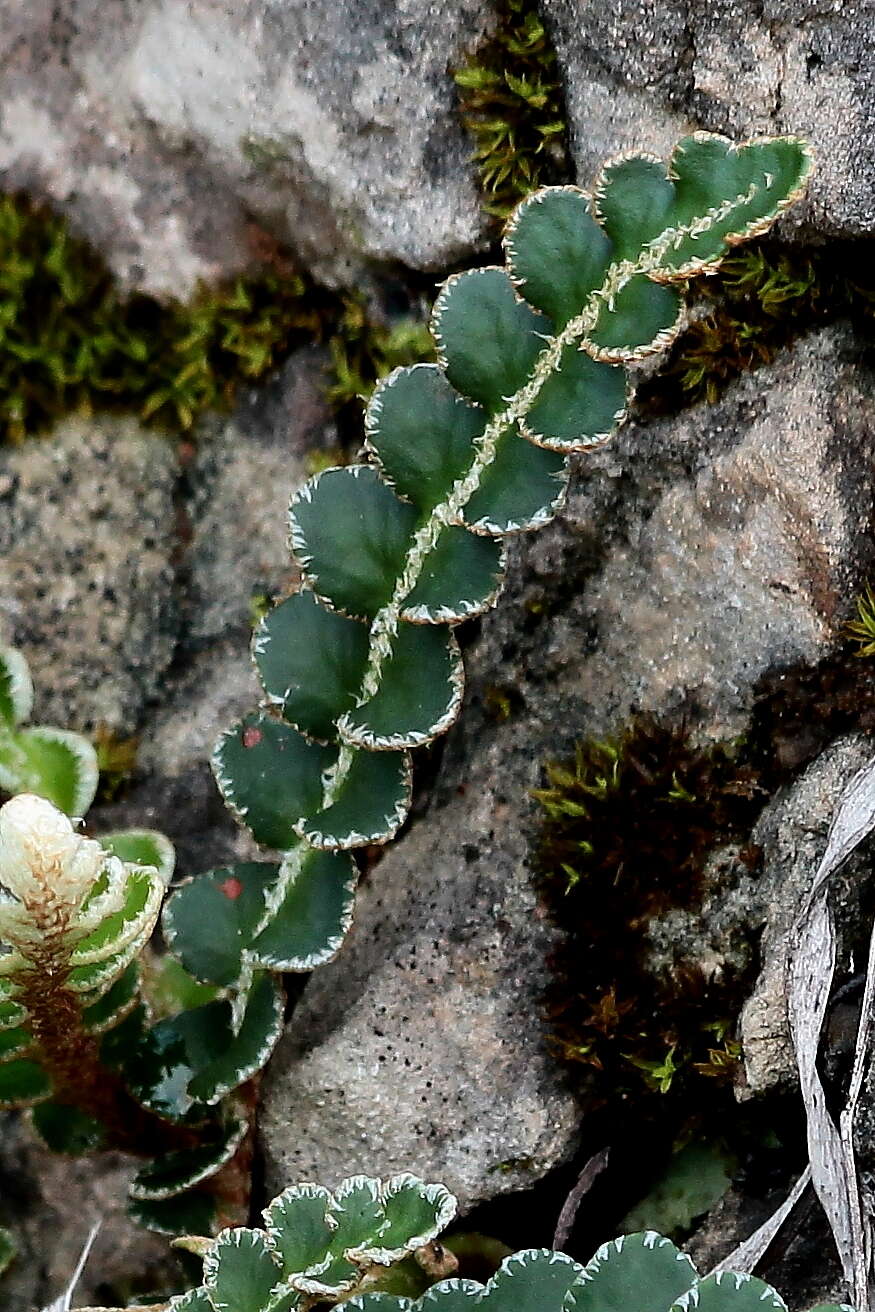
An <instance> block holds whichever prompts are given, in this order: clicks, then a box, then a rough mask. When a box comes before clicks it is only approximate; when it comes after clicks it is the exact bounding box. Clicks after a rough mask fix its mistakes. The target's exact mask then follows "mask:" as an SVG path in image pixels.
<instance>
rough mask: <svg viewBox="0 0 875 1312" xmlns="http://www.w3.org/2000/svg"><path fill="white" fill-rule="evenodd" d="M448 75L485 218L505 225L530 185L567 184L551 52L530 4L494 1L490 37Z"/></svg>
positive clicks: (527, 0)
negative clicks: (470, 144)
mask: <svg viewBox="0 0 875 1312" xmlns="http://www.w3.org/2000/svg"><path fill="white" fill-rule="evenodd" d="M453 77H454V80H455V82H456V86H457V87H458V88H459V104H460V113H461V117H462V122H463V123H464V125H465V127H466V128H467V130H468V132H469V133H470V134H471V136H472V138H473V140H474V143H475V147H476V149H475V151H474V159H475V160H476V161H477V168H478V172H479V175H480V187H481V191H482V194H483V208H484V210H485V211H486V213H487V214H491V215H492V216H493V217H495V218H497V219H505V218H507V216H508V215H509V214H510V212H511V210H512V209H513V208H514V206H515V205H516V204H517V203H518V202H519V201H520V200H522V198H523V197H524V196H527V195H528V194H529V192H531V191H534V190H535V189H536V188H537V187H543V186H546V185H547V184H549V183H556V182H567V181H568V178H569V161H568V125H567V122H566V118H565V102H564V97H563V93H562V87H561V85H560V82H559V75H558V70H557V66H556V52H555V51H554V49H553V47H552V45H551V43H550V39H549V37H548V35H547V31H546V29H545V27H544V24H543V22H542V21H541V17H540V15H539V13H538V10H537V6H536V5H535V4H534V3H533V2H532V0H501V2H500V3H499V4H498V6H497V18H496V27H495V31H494V34H493V35H492V36H490V37H489V38H488V39H487V40H486V41H485V42H484V43H483V44H482V45H480V46H479V47H478V48H477V50H476V51H474V53H473V54H472V55H471V56H470V58H469V59H468V61H467V63H466V64H465V65H464V66H463V67H462V68H458V69H456V70H455V71H454V73H453Z"/></svg>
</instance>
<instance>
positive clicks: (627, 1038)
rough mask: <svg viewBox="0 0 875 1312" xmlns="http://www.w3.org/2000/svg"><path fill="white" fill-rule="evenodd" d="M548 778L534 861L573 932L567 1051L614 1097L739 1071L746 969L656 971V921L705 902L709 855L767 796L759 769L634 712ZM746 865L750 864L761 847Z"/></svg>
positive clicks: (567, 976) (563, 997) (560, 1007)
mask: <svg viewBox="0 0 875 1312" xmlns="http://www.w3.org/2000/svg"><path fill="white" fill-rule="evenodd" d="M547 782H548V787H546V788H544V789H541V790H539V791H538V792H537V793H536V797H537V798H538V800H539V801H540V803H541V806H542V807H543V809H544V812H545V819H544V822H543V827H542V830H541V833H540V838H539V842H538V846H537V850H536V867H537V869H538V871H539V873H540V877H541V880H542V885H543V889H544V892H545V895H546V897H547V900H548V903H549V905H550V907H551V909H552V911H553V913H554V915H555V916H556V918H557V920H558V921H559V922H560V923H561V925H562V926H563V928H564V929H565V930H566V931H567V934H568V938H567V944H566V946H565V948H564V949H563V950H562V951H561V954H560V957H559V959H558V960H557V962H556V968H557V985H556V987H555V989H554V996H553V998H552V999H551V1003H552V1006H551V1014H552V1027H553V1033H554V1041H555V1044H556V1047H557V1049H558V1051H559V1052H560V1054H561V1055H562V1056H563V1057H564V1058H566V1059H567V1060H569V1061H571V1062H575V1063H583V1064H584V1065H586V1066H588V1067H590V1068H592V1069H593V1070H594V1071H595V1072H597V1073H601V1074H600V1075H598V1074H597V1075H596V1085H597V1087H602V1085H603V1087H604V1089H605V1092H606V1094H607V1092H608V1091H609V1090H615V1091H616V1090H620V1092H621V1093H623V1092H625V1094H626V1096H629V1095H630V1094H636V1095H641V1094H642V1093H646V1092H648V1091H649V1092H658V1093H661V1094H666V1093H669V1092H671V1093H672V1094H673V1095H675V1094H678V1093H679V1092H680V1093H689V1092H690V1090H691V1089H693V1090H694V1089H695V1088H696V1087H697V1086H698V1085H700V1082H701V1081H702V1080H703V1079H706V1080H710V1081H714V1080H718V1081H720V1080H724V1079H726V1078H728V1077H731V1075H732V1074H733V1072H734V1069H735V1064H736V1059H737V1057H738V1047H737V1045H736V1043H735V1042H734V1040H733V1037H732V1033H733V1025H734V1021H735V1016H736V1011H737V1008H738V1005H739V1004H740V1002H741V1001H742V1000H743V997H744V989H745V986H746V984H747V983H748V982H749V981H748V979H747V974H746V973H744V975H745V977H744V978H741V977H740V975H739V974H736V975H734V976H733V975H731V974H729V973H728V972H724V974H723V975H722V976H718V977H708V976H706V974H705V973H704V971H703V970H702V967H701V965H700V964H699V963H698V962H697V961H693V960H684V959H680V960H679V961H676V963H675V964H674V965H673V966H672V967H671V968H670V969H666V971H665V972H664V973H663V974H661V975H659V976H655V975H654V973H653V968H652V966H651V965H650V964H649V963H648V953H649V941H648V927H649V925H650V923H651V921H653V920H654V919H655V918H658V917H661V916H663V915H664V914H665V913H666V912H668V911H670V910H671V909H672V908H684V909H695V908H697V907H698V906H699V905H700V904H701V899H702V895H703V872H704V869H705V864H706V861H707V859H708V857H709V856H710V854H711V853H712V852H713V851H714V849H715V848H716V847H717V846H719V845H721V844H724V843H728V842H745V841H746V840H747V837H748V835H749V832H750V829H751V826H752V824H753V821H754V818H755V816H756V814H757V812H758V810H759V809H760V808H761V806H762V804H763V796H762V792H761V789H760V786H759V781H758V778H757V775H756V774H755V772H754V771H753V770H752V769H750V768H748V767H746V766H743V765H741V764H740V763H739V762H738V760H737V759H736V758H735V754H734V753H733V752H732V751H731V750H729V749H728V748H726V747H723V746H713V747H709V748H708V749H706V750H696V749H695V748H694V747H693V746H692V744H691V742H690V739H689V736H688V733H687V732H686V730H684V729H673V728H664V727H662V726H659V725H657V724H655V723H653V722H651V721H649V720H639V721H638V722H636V723H634V724H633V725H632V726H631V727H630V728H629V729H628V730H627V731H626V732H625V733H624V734H623V735H622V737H620V738H619V739H616V740H613V741H603V742H601V741H589V742H585V743H582V744H581V745H580V746H579V747H578V749H577V753H576V756H575V759H574V761H573V762H571V763H569V764H565V765H551V766H549V767H548V769H547ZM742 859H744V860H745V861H747V862H748V864H749V865H750V866H751V867H755V865H756V863H757V860H758V853H757V852H755V851H753V850H745V849H744V848H743V849H742ZM699 1096H701V1095H699Z"/></svg>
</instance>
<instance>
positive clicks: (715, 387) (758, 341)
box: [636, 240, 875, 413]
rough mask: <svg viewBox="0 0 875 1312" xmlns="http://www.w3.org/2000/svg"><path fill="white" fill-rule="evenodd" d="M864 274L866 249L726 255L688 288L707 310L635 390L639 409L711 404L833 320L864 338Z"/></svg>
mask: <svg viewBox="0 0 875 1312" xmlns="http://www.w3.org/2000/svg"><path fill="white" fill-rule="evenodd" d="M863 247H865V249H863ZM872 269H873V264H872V254H871V246H870V244H868V243H860V244H859V245H852V244H847V243H846V244H842V243H837V244H835V245H832V246H828V247H822V248H821V247H818V248H815V249H811V250H788V249H783V248H781V247H780V246H777V245H775V244H774V243H773V242H769V241H765V240H764V241H762V242H753V243H751V244H750V245H748V246H745V247H744V249H742V250H739V251H738V252H737V253H736V254H735V255H730V256H729V257H728V258H727V259H726V260H724V262H723V264H722V265H721V267H720V270H719V272H718V273H717V274H716V275H714V276H713V277H701V278H698V279H694V280H693V282H692V283H691V284H690V296H691V299H693V298H695V297H696V295H698V296H699V297H701V298H703V299H704V300H705V302H706V303H709V304H710V307H711V308H709V309H706V311H705V313H703V314H702V315H701V316H699V317H697V318H696V319H695V320H694V322H692V323H691V325H690V326H689V327H688V328H687V329H686V330H685V331H684V332H683V333H682V334H681V336H680V337H679V338H678V340H677V342H676V343H675V345H674V347H673V349H672V351H671V352H670V354H669V357H668V359H667V361H666V363H665V364H664V365H663V367H662V368H661V369H660V370H659V373H658V374H657V375H656V376H655V377H654V378H653V379H651V380H649V381H648V382H646V383H644V384H643V385H642V386H641V387H640V388H639V391H638V396H637V398H636V403H637V405H638V407H639V409H641V410H642V411H644V412H651V413H667V412H673V411H676V410H679V409H681V408H682V407H683V406H685V405H690V404H692V403H693V402H696V401H707V402H709V403H713V402H714V401H716V400H717V398H718V397H719V396H720V395H721V394H722V392H723V391H724V389H725V388H726V386H727V385H728V383H730V382H731V381H732V380H733V379H734V378H737V377H738V375H739V374H740V373H743V372H746V371H747V370H750V369H755V368H757V367H758V366H759V365H762V364H768V363H769V362H770V361H771V360H773V359H774V358H775V355H776V353H777V352H778V351H779V350H781V349H782V348H783V347H785V346H787V345H788V344H789V343H790V342H791V341H793V340H794V339H795V338H797V337H799V336H800V335H802V334H803V333H806V332H809V331H811V330H812V329H814V328H817V327H820V326H822V325H824V324H827V323H831V322H833V321H835V320H837V319H841V318H848V319H850V320H852V321H853V323H854V325H855V327H856V328H857V329H858V331H860V332H861V333H862V334H864V335H868V336H870V337H871V335H872V331H873V329H875V273H873V272H872Z"/></svg>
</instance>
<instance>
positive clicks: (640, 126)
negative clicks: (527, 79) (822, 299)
mask: <svg viewBox="0 0 875 1312" xmlns="http://www.w3.org/2000/svg"><path fill="white" fill-rule="evenodd" d="M544 10H545V13H546V14H547V16H548V19H549V20H550V23H551V28H552V31H553V35H554V39H555V41H556V45H557V48H558V51H559V59H560V64H561V67H562V69H563V73H564V77H565V85H566V94H567V97H568V109H569V119H570V123H571V128H572V141H573V152H574V157H575V162H576V165H577V168H578V171H579V176H580V179H581V182H582V184H583V185H585V186H588V185H590V183H591V180H592V179H593V177H594V174H595V172H596V170H597V169H598V167H599V166H600V164H601V162H602V160H603V159H604V158H605V156H607V155H612V154H615V153H616V152H618V151H622V150H652V151H655V152H656V153H657V154H660V155H666V154H667V153H668V152H669V151H670V149H671V147H672V145H673V143H674V141H675V140H676V139H677V137H678V136H680V135H682V134H683V133H685V132H688V131H690V130H691V129H697V128H704V129H707V130H708V131H711V132H722V133H725V134H726V135H728V136H730V137H733V138H740V137H748V136H756V135H758V134H764V133H774V132H790V133H795V134H797V135H799V136H802V137H805V138H806V139H807V140H808V141H809V142H810V144H811V146H812V148H813V150H814V154H815V160H816V170H815V174H814V177H813V179H812V182H811V184H810V187H809V189H808V195H807V197H806V199H805V200H804V201H803V203H802V204H801V205H800V206H799V207H798V209H797V210H795V211H794V213H793V216H792V217H788V219H786V220H785V221H784V222H785V224H786V225H788V226H792V227H794V228H796V227H800V228H802V229H803V232H804V235H805V236H806V237H811V236H816V235H824V236H826V235H829V236H842V237H857V236H862V235H866V234H871V233H872V232H873V230H875V180H873V179H875V144H873V136H872V119H873V115H875V36H873V29H872V23H871V13H870V10H869V6H868V4H867V2H866V0H850V2H849V3H843V4H840V5H833V4H828V3H818V2H817V0H790V2H789V3H788V2H787V0H766V3H765V4H762V3H759V2H758V0H721V3H719V4H713V3H709V0H689V3H685V4H673V5H662V4H658V3H655V2H654V0H621V3H619V4H614V5H603V4H601V3H599V0H544Z"/></svg>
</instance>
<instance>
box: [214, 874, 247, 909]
mask: <svg viewBox="0 0 875 1312" xmlns="http://www.w3.org/2000/svg"><path fill="white" fill-rule="evenodd" d="M219 892H220V893H224V894H225V897H226V898H227V899H228V901H229V902H236V901H237V899H238V897H239V896H240V894H241V893H242V892H243V885H242V884H241V883H240V880H239V879H235V878H234V876H233V875H230V876H229V877H228V878H227V879H226V880H225V881H224V883H222V884H219Z"/></svg>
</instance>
